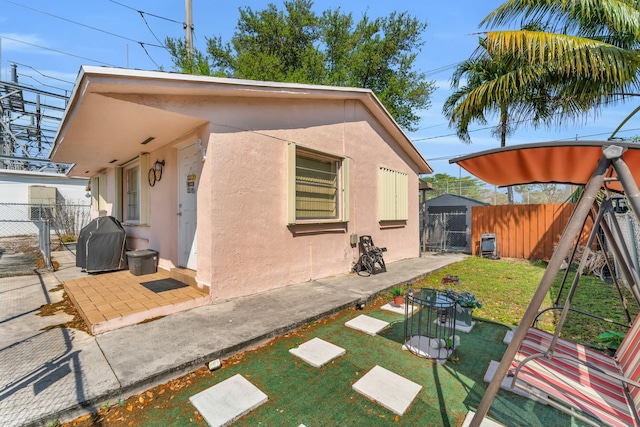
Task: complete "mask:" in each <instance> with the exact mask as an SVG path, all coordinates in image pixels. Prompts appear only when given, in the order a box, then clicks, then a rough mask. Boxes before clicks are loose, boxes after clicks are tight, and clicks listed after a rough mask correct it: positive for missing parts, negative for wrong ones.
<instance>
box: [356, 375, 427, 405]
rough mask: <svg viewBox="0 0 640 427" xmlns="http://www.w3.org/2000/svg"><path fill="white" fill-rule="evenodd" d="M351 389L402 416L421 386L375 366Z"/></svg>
mask: <svg viewBox="0 0 640 427" xmlns="http://www.w3.org/2000/svg"><path fill="white" fill-rule="evenodd" d="M353 389H354V390H355V391H357V392H358V393H360V394H362V395H363V396H365V397H367V398H369V399H371V400H373V401H374V402H376V403H379V404H380V405H382V406H383V407H385V408H387V409H388V410H390V411H391V412H393V413H394V414H396V415H403V414H404V413H405V412H406V411H407V408H409V405H411V402H413V399H415V398H416V396H417V395H418V393H420V390H422V386H421V385H420V384H416V383H414V382H413V381H410V380H408V379H406V378H404V377H401V376H400V375H398V374H396V373H393V372H391V371H389V370H387V369H385V368H383V367H381V366H378V365H376V366H374V367H373V369H371V370H370V371H369V372H367V373H366V374H365V375H364V376H363V377H362V378H360V379H359V380H358V381H356V382H355V383H354V384H353Z"/></svg>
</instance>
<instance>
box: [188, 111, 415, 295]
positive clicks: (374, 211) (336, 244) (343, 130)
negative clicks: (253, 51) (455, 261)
mask: <svg viewBox="0 0 640 427" xmlns="http://www.w3.org/2000/svg"><path fill="white" fill-rule="evenodd" d="M208 109H209V111H212V113H213V114H212V117H211V121H212V123H213V124H212V134H211V137H210V140H209V144H208V155H207V160H206V162H205V163H207V164H208V165H207V166H206V168H209V170H208V173H207V174H205V175H206V177H207V179H208V180H209V179H210V181H209V183H208V184H210V189H211V192H210V197H211V204H210V206H206V207H205V206H204V205H203V204H202V203H200V199H199V207H200V209H201V212H207V213H209V218H203V221H201V220H200V217H199V223H198V231H199V236H202V237H203V238H202V240H201V241H202V242H203V243H202V244H206V245H209V244H210V245H211V247H210V250H208V249H207V250H204V249H203V250H201V251H200V253H201V254H202V255H203V256H202V257H199V259H198V265H199V266H201V265H203V264H205V263H208V262H210V263H211V275H210V284H211V286H212V290H211V291H212V295H213V296H214V297H220V298H229V297H234V296H240V295H245V294H251V293H255V292H260V291H264V290H267V289H271V288H275V287H279V286H285V285H289V284H294V283H300V282H304V281H308V280H313V279H317V278H321V277H327V276H331V275H336V274H341V273H347V272H349V271H350V270H351V267H352V265H353V263H354V262H355V261H356V260H357V257H358V248H357V247H352V246H351V245H350V241H349V237H350V234H351V233H357V234H358V235H363V234H370V235H372V236H373V239H374V242H375V243H376V244H377V245H378V246H386V247H387V248H388V252H387V253H386V254H385V260H387V261H394V260H398V259H402V258H408V257H414V256H417V255H418V247H419V243H418V239H419V236H418V217H417V213H418V205H417V203H418V179H417V173H416V170H415V166H414V165H411V166H409V165H410V164H411V162H410V161H409V160H408V158H406V156H405V154H404V152H403V151H402V150H400V149H399V148H398V147H397V146H396V145H395V143H394V142H393V141H392V140H391V139H390V138H389V137H388V136H387V135H385V133H384V132H383V130H382V128H381V126H380V125H379V124H378V123H377V122H376V121H374V120H372V119H371V118H370V116H369V114H368V112H367V111H366V110H365V109H364V107H363V106H362V105H361V104H360V103H357V102H353V101H348V102H344V101H324V102H317V101H306V102H305V101H296V102H291V101H289V100H258V101H256V100H251V101H243V100H242V99H236V100H232V101H218V102H215V103H213V104H212V105H210V106H209V108H208ZM379 133H380V134H379ZM287 142H294V143H296V144H299V145H301V146H305V147H309V148H313V149H315V150H319V151H322V152H326V153H329V154H334V155H337V156H342V157H347V158H349V159H351V170H350V183H351V187H350V200H349V204H350V221H349V222H348V223H346V224H324V225H322V226H314V225H296V226H287V167H286V158H287V157H286V149H287ZM407 162H409V164H408V163H407ZM380 166H385V167H388V168H391V169H394V170H398V171H401V172H405V173H408V174H409V183H410V188H409V194H410V202H409V212H410V219H409V220H408V221H406V223H394V224H392V226H382V225H381V224H380V223H379V222H378V219H377V215H378V208H377V206H378V205H377V203H378V200H377V197H378V196H377V192H378V187H377V177H378V168H379V167H380ZM205 175H203V178H204V177H205ZM205 185H206V184H205V183H201V184H200V191H203V190H204V188H203V187H204V186H205ZM199 197H200V193H199ZM203 222H204V223H203ZM207 227H210V228H209V230H207ZM202 244H201V245H200V246H202ZM209 252H210V254H211V255H210V256H211V258H210V259H202V258H203V257H204V254H205V253H209ZM201 273H202V272H200V271H199V274H198V276H199V278H202V279H204V280H205V281H206V278H205V277H204V274H201Z"/></svg>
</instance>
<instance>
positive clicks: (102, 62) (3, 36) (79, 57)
mask: <svg viewBox="0 0 640 427" xmlns="http://www.w3.org/2000/svg"><path fill="white" fill-rule="evenodd" d="M5 1H7V0H5ZM0 38H2V39H7V40H11V41H12V42H16V43H23V44H26V45H29V46H33V47H37V48H39V49H44V50H50V51H51V52H56V53H60V54H62V55H67V56H72V57H74V58H78V59H84V60H85V61H91V62H95V63H96V64H102V65H107V66H109V67H117V65H113V64H110V63H108V62H104V61H98V60H97V59H91V58H87V57H86V56H80V55H76V54H74V53H69V52H65V51H62V50H58V49H53V48H50V47H44V46H40V45H37V44H34V43H29V42H25V41H23V40H18V39H14V38H11V37H7V36H5V35H1V36H0Z"/></svg>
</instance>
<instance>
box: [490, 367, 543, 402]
mask: <svg viewBox="0 0 640 427" xmlns="http://www.w3.org/2000/svg"><path fill="white" fill-rule="evenodd" d="M499 364H500V362H498V361H495V360H492V361H491V362H489V366H488V367H487V371H486V372H485V374H484V381H485V382H487V383H490V382H491V380H492V379H493V376H494V375H495V374H496V369H498V365H499ZM512 383H513V377H510V376H506V377H504V378H503V380H502V382H501V383H500V388H502V389H504V390H507V391H510V392H512V393H515V394H517V395H519V396H523V397H526V398H527V399H531V400H534V401H536V402H540V403H543V404H545V400H544V399H541V398H539V396H542V394H541V393H540V392H539V391H537V390H533V389H531V388H529V387H527V389H526V390H525V389H523V388H522V387H513V388H512V387H511V384H512Z"/></svg>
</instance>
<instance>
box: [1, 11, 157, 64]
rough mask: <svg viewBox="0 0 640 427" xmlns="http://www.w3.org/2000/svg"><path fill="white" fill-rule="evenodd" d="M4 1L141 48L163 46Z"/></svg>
mask: <svg viewBox="0 0 640 427" xmlns="http://www.w3.org/2000/svg"><path fill="white" fill-rule="evenodd" d="M4 1H5V2H7V3H11V4H15V5H16V6H20V7H24V8H25V9H30V10H33V11H34V12H38V13H42V14H43V15H48V16H51V17H53V18H57V19H61V20H63V21H66V22H70V23H72V24H75V25H79V26H81V27H85V28H88V29H90V30H94V31H99V32H101V33H104V34H108V35H110V36H113V37H118V38H120V39H123V40H127V41H130V42H134V43H137V44H139V45H141V46H142V45H147V46H153V47H159V48H162V49H164V46H161V45H157V44H153V43H145V42H141V41H138V40H134V39H132V38H129V37H125V36H122V35H120V34H116V33H112V32H110V31H107V30H103V29H100V28H96V27H92V26H91V25H87V24H83V23H81V22H77V21H73V20H71V19H68V18H64V17H62V16H58V15H54V14H52V13H49V12H45V11H43V10H40V9H36V8H33V7H30V6H26V5H23V4H20V3H16V2H14V1H12V0H4ZM145 51H146V49H145Z"/></svg>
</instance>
